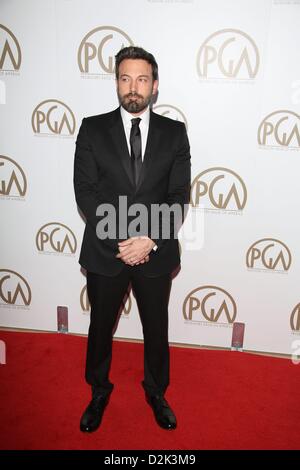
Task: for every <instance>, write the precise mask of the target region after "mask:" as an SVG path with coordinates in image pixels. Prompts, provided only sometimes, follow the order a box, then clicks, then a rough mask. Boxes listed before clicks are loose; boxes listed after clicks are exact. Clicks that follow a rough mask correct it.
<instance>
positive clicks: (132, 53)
mask: <svg viewBox="0 0 300 470" xmlns="http://www.w3.org/2000/svg"><path fill="white" fill-rule="evenodd" d="M115 58H116V78H117V79H118V78H119V66H120V63H121V62H122V61H123V60H125V59H142V60H146V62H148V63H149V64H150V65H151V66H152V77H153V80H158V65H157V62H156V60H155V58H154V56H153V55H152V54H151V53H150V52H147V51H146V50H145V49H143V48H142V47H137V46H129V47H123V48H122V49H121V50H120V51H119V52H118V53H117V55H116V57H115Z"/></svg>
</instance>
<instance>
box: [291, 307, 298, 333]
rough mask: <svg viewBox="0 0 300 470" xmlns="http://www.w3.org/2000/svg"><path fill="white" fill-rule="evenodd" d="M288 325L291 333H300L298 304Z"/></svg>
mask: <svg viewBox="0 0 300 470" xmlns="http://www.w3.org/2000/svg"><path fill="white" fill-rule="evenodd" d="M290 325H291V329H292V330H293V331H299V332H300V303H299V304H297V305H296V307H295V308H294V309H293V311H292V313H291V316H290Z"/></svg>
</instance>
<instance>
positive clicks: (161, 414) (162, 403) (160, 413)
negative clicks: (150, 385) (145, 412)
mask: <svg viewBox="0 0 300 470" xmlns="http://www.w3.org/2000/svg"><path fill="white" fill-rule="evenodd" d="M146 400H147V402H148V403H149V405H150V406H151V408H152V410H153V413H154V417H155V419H156V422H157V424H158V425H159V426H160V427H161V428H164V429H176V427H177V421H176V416H175V414H174V413H173V411H172V410H171V408H170V405H169V404H168V402H167V400H165V399H164V397H163V396H161V395H153V396H150V395H148V394H147V393H146Z"/></svg>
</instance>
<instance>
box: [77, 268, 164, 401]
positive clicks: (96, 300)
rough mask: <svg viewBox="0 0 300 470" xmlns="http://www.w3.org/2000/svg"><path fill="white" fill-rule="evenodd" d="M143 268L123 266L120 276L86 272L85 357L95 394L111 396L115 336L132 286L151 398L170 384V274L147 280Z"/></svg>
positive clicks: (145, 385) (147, 385) (147, 388)
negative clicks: (88, 316) (88, 306)
mask: <svg viewBox="0 0 300 470" xmlns="http://www.w3.org/2000/svg"><path fill="white" fill-rule="evenodd" d="M139 268H140V266H139V265H137V266H129V265H124V268H123V270H122V271H121V273H120V274H118V275H117V276H113V277H111V276H103V275H100V274H95V273H91V272H87V291H88V296H89V300H90V304H91V319H90V327H89V335H88V346H87V358H86V373H85V377H86V381H87V383H88V384H90V385H91V386H92V389H93V393H101V394H104V395H108V394H109V393H111V391H112V389H113V384H112V383H111V382H110V381H109V370H110V365H111V359H112V337H113V330H114V326H115V323H116V320H117V317H118V313H119V310H120V306H121V304H122V301H123V298H124V296H125V294H126V291H127V289H128V286H129V283H131V285H132V289H133V291H134V294H135V297H136V301H137V305H138V309H139V313H140V318H141V322H142V328H143V335H144V380H143V382H142V385H143V387H144V389H145V391H146V392H147V393H149V394H150V395H155V394H160V395H163V394H164V393H165V390H166V388H167V387H168V384H169V343H168V303H169V295H170V289H171V274H164V275H162V276H158V277H145V276H144V275H142V273H141V271H140V269H139Z"/></svg>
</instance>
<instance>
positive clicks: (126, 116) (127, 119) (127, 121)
mask: <svg viewBox="0 0 300 470" xmlns="http://www.w3.org/2000/svg"><path fill="white" fill-rule="evenodd" d="M120 110H121V116H122V120H123V123H124V125H126V126H131V119H133V118H134V116H132V114H130V113H129V112H128V111H126V109H124V108H123V106H121V108H120ZM138 117H139V118H140V119H141V120H142V122H141V123H140V124H144V125H145V126H148V125H149V119H150V108H149V106H147V108H146V109H145V111H144V112H143V113H142V114H140V115H139V116H138Z"/></svg>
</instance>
